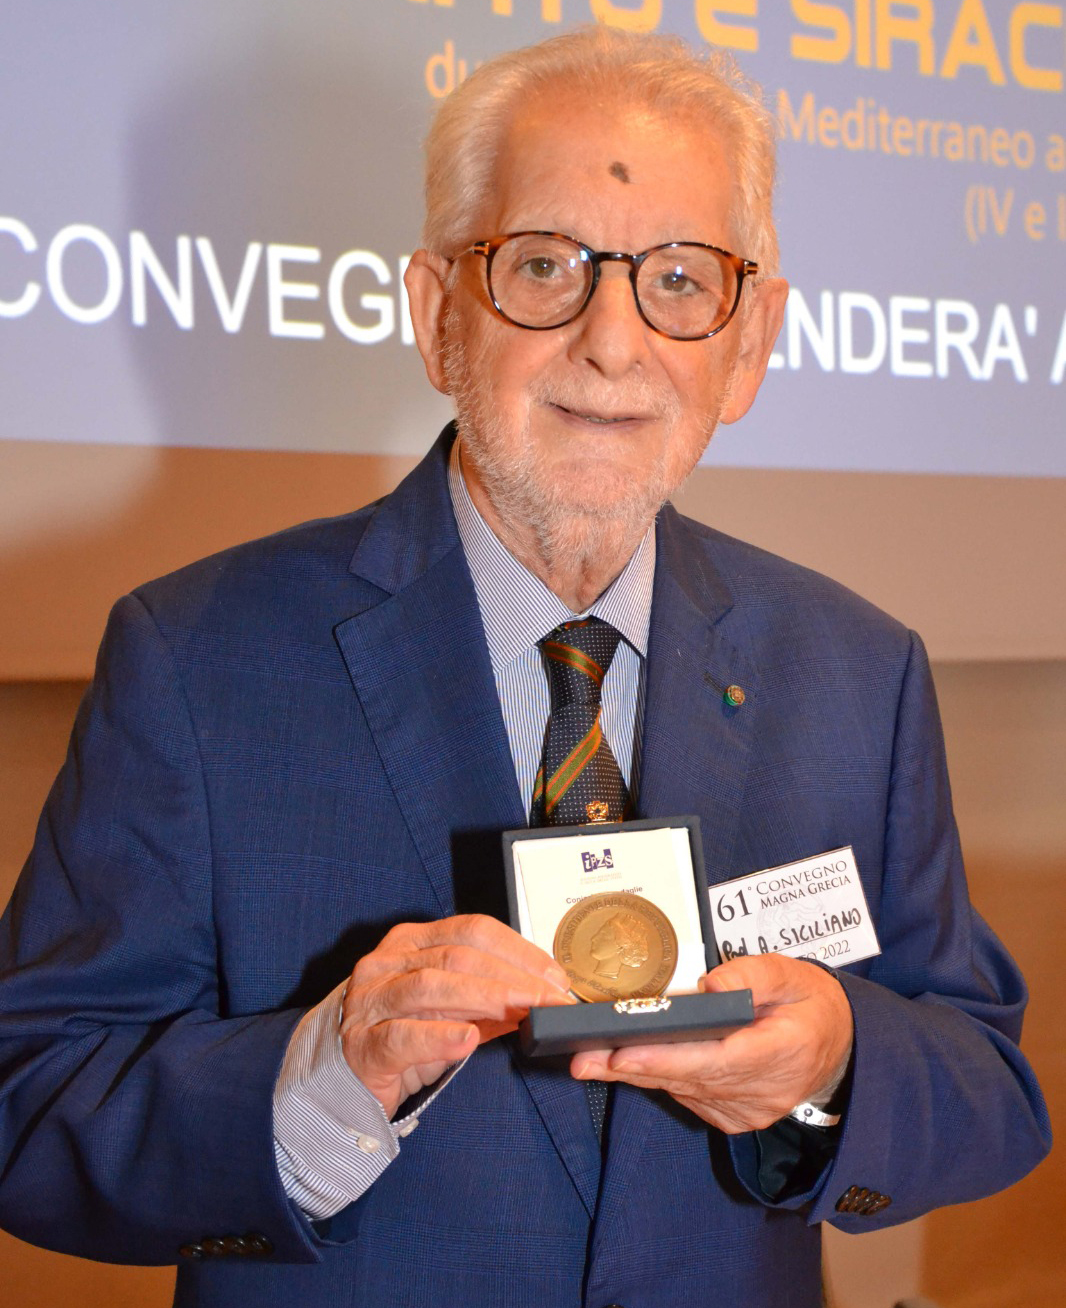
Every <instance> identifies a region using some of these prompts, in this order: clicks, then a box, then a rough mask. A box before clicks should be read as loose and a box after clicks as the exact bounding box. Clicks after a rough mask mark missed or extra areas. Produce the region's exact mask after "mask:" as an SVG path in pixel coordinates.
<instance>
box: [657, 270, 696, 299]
mask: <svg viewBox="0 0 1066 1308" xmlns="http://www.w3.org/2000/svg"><path fill="white" fill-rule="evenodd" d="M656 283H657V285H658V288H659V290H660V291H665V292H667V294H669V295H698V294H699V292H700V291H701V290H702V287H701V286H700V285H699V284H698V283H697V282H694V281H693V280H692V278H691V277H690V276H689V275H688V274H687V273H683V272H681V271H680V270H674V271H672V272H664V273H661V274H660V275H659V277H658V278H657V279H656Z"/></svg>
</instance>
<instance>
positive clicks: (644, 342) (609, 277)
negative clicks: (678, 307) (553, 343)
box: [571, 263, 651, 378]
mask: <svg viewBox="0 0 1066 1308" xmlns="http://www.w3.org/2000/svg"><path fill="white" fill-rule="evenodd" d="M576 322H577V327H578V332H577V335H576V336H575V337H574V342H573V345H572V346H571V354H572V357H574V359H575V362H577V361H580V362H583V363H588V364H591V365H592V366H593V367H594V368H596V369H597V370H598V371H599V372H601V373H602V374H603V375H604V376H605V377H611V378H614V377H622V376H624V375H625V374H626V373H627V372H629V371H630V369H631V368H633V367H635V366H638V365H640V364H642V363H643V362H644V361H645V360H646V358H647V352H648V335H649V333H650V331H651V328H649V327H648V326H647V324H646V323H645V322H644V319H643V318H641V316H640V313H639V312H638V310H637V302H636V299H635V297H634V295H633V285H632V282H631V281H630V279H629V267H628V265H626V264H624V263H604V264H603V266H602V267H601V269H600V280H599V283H598V285H597V286H596V290H595V291H594V292H593V295H592V299H591V300H590V301H589V302H588V304H587V305H586V306H585V311H584V313H582V315H581V316H580V317H579V318H578V319H577V320H576Z"/></svg>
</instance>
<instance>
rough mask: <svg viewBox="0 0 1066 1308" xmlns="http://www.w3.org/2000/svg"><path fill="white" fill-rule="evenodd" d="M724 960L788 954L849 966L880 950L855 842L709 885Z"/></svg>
mask: <svg viewBox="0 0 1066 1308" xmlns="http://www.w3.org/2000/svg"><path fill="white" fill-rule="evenodd" d="M710 896H711V914H712V918H713V920H714V933H715V939H716V941H717V944H718V953H719V956H720V957H721V960H722V962H723V963H726V962H728V961H729V959H731V958H739V957H741V956H742V955H745V954H787V955H788V956H789V957H790V958H813V959H817V961H818V962H819V963H826V964H827V965H828V966H830V967H844V966H846V965H847V964H848V963H858V962H860V961H861V960H862V959H864V958H876V956H877V955H878V954H879V953H880V952H881V946H880V945H879V944H878V943H877V932H876V931H875V930H874V924H873V922H872V920H871V918H870V910H869V908H868V907H867V904H866V895H865V894H864V893H863V888H862V882H861V881H860V880H859V870H858V867H857V866H856V863H855V854H854V852H853V851H852V848H851V846H850V845H848V846H846V847H845V848H844V849H832V850H830V851H829V852H828V853H826V854H818V855H816V856H815V857H814V858H805V859H800V860H799V861H798V862H796V863H785V864H784V865H783V866H782V867H770V868H765V869H764V870H763V871H762V872H753V873H752V874H751V875H750V876H746V877H736V878H735V879H734V880H732V881H723V882H721V883H720V884H718V885H714V886H711V887H710Z"/></svg>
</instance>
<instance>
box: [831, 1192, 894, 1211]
mask: <svg viewBox="0 0 1066 1308" xmlns="http://www.w3.org/2000/svg"><path fill="white" fill-rule="evenodd" d="M891 1202H892V1200H891V1198H890V1197H889V1196H888V1195H887V1194H881V1193H879V1192H878V1191H877V1190H870V1189H869V1188H868V1187H867V1186H865V1185H862V1186H859V1185H852V1186H849V1187H848V1189H847V1190H845V1191H844V1193H843V1194H842V1195H841V1196H840V1198H839V1199H838V1200H837V1202H836V1210H837V1212H838V1213H857V1214H858V1215H859V1216H860V1217H872V1216H873V1215H874V1214H875V1213H880V1212H883V1211H884V1209H886V1208H887V1207H888V1206H889V1204H890V1203H891Z"/></svg>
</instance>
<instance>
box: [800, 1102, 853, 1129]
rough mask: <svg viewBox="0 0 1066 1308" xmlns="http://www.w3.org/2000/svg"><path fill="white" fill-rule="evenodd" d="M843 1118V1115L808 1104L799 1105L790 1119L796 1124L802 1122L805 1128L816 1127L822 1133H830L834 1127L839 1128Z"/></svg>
mask: <svg viewBox="0 0 1066 1308" xmlns="http://www.w3.org/2000/svg"><path fill="white" fill-rule="evenodd" d="M842 1116H843V1114H842V1113H827V1112H825V1111H824V1110H823V1109H821V1108H815V1106H814V1105H813V1104H807V1103H803V1104H797V1105H796V1107H795V1108H793V1110H792V1112H791V1113H789V1117H791V1118H792V1120H793V1121H794V1122H802V1124H803V1125H804V1126H816V1127H818V1129H819V1130H820V1131H828V1130H829V1128H830V1127H832V1126H839V1125H840V1120H841V1118H842Z"/></svg>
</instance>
